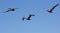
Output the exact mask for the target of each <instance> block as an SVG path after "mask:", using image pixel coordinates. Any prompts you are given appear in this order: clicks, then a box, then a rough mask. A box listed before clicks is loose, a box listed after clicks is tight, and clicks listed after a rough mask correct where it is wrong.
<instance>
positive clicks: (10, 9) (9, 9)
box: [3, 8, 18, 13]
mask: <svg viewBox="0 0 60 33" xmlns="http://www.w3.org/2000/svg"><path fill="white" fill-rule="evenodd" d="M16 9H18V8H8V10H7V11H6V12H10V11H15V10H16ZM6 12H3V13H6Z"/></svg>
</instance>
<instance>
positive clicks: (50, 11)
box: [47, 4, 59, 13]
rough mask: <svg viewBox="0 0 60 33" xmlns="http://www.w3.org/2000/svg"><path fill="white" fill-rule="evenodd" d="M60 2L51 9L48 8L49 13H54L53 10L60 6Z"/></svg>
mask: <svg viewBox="0 0 60 33" xmlns="http://www.w3.org/2000/svg"><path fill="white" fill-rule="evenodd" d="M58 5H59V4H56V5H54V6H53V7H52V8H51V9H50V10H47V11H48V12H49V13H52V11H53V10H54V9H55V8H56V7H57V6H58Z"/></svg>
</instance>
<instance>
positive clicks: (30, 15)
mask: <svg viewBox="0 0 60 33" xmlns="http://www.w3.org/2000/svg"><path fill="white" fill-rule="evenodd" d="M32 16H35V15H33V14H29V16H28V18H25V17H23V18H22V20H23V21H24V19H26V20H31V17H32Z"/></svg>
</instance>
